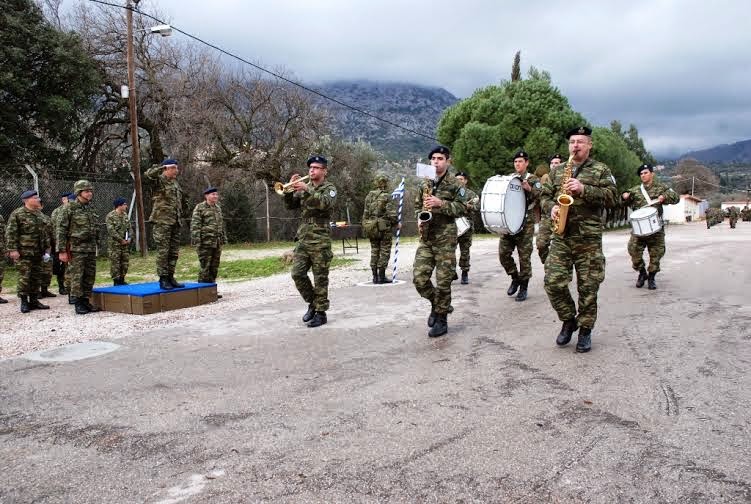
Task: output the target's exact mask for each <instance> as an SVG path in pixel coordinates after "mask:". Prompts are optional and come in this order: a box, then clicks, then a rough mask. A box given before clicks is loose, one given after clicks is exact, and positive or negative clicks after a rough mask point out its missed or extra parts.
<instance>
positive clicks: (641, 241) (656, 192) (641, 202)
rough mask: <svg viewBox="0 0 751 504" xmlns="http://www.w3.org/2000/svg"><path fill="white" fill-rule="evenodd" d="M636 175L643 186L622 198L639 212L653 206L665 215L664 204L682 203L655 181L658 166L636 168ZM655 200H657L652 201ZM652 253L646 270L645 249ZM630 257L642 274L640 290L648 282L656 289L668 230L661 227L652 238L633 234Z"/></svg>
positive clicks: (649, 286)
mask: <svg viewBox="0 0 751 504" xmlns="http://www.w3.org/2000/svg"><path fill="white" fill-rule="evenodd" d="M636 174H637V175H639V178H640V179H641V184H640V185H638V186H635V187H632V188H631V189H629V190H628V191H626V192H624V193H623V194H622V195H621V197H622V198H623V201H624V204H626V205H627V206H629V207H631V209H632V210H636V209H638V208H641V207H643V206H646V205H653V206H655V207H656V208H657V214H658V215H660V216H662V205H674V204H676V203H678V201H679V199H680V198H679V197H678V195H677V194H676V193H675V191H673V190H672V189H670V188H669V187H667V186H666V185H664V184H663V183H661V182H660V181H659V180H655V178H654V167H653V166H652V165H650V164H643V165H641V166H640V167H639V168H637V169H636ZM652 200H654V201H652ZM645 247H646V248H647V251H648V252H649V267H648V269H645V268H644V257H643V255H644V248H645ZM628 255H630V256H631V266H632V267H633V268H634V271H638V272H639V277H638V278H637V279H636V287H638V288H642V287H643V286H644V281H647V282H648V283H647V288H648V289H650V290H654V289H656V288H657V284H655V275H657V273H658V272H659V271H660V259H662V257H663V256H664V255H665V228H664V227H663V228H661V229H660V230H659V231H657V232H656V233H654V234H651V235H649V236H636V235H635V234H633V233H631V238H630V239H629V240H628Z"/></svg>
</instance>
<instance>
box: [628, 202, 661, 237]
mask: <svg viewBox="0 0 751 504" xmlns="http://www.w3.org/2000/svg"><path fill="white" fill-rule="evenodd" d="M630 219H631V232H632V233H633V234H634V235H635V236H650V235H653V234H655V233H657V232H659V231H660V230H662V217H660V216H659V214H658V213H657V209H656V208H655V207H652V206H646V207H642V208H639V209H638V210H634V211H633V212H631V217H630Z"/></svg>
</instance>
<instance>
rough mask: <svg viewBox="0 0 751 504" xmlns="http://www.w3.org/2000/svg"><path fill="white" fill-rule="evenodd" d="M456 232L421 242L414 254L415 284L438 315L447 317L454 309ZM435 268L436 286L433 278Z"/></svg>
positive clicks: (413, 276) (413, 273)
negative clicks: (452, 297)
mask: <svg viewBox="0 0 751 504" xmlns="http://www.w3.org/2000/svg"><path fill="white" fill-rule="evenodd" d="M456 242H457V239H456V230H454V232H453V233H450V234H444V235H439V236H436V237H434V236H429V237H428V239H426V240H422V239H421V240H420V244H419V245H418V246H417V252H415V263H414V266H413V270H412V283H414V284H415V289H417V292H418V293H419V294H420V296H422V297H424V298H425V299H427V300H428V301H430V304H431V305H432V307H433V309H434V310H435V312H436V313H439V314H446V313H448V312H449V306H451V282H452V281H453V280H454V275H455V274H456ZM433 269H435V277H436V285H435V286H434V285H433V281H432V280H431V277H432V276H433Z"/></svg>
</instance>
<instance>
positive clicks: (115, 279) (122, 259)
mask: <svg viewBox="0 0 751 504" xmlns="http://www.w3.org/2000/svg"><path fill="white" fill-rule="evenodd" d="M112 206H114V207H115V208H114V209H113V210H112V211H111V212H110V213H108V214H107V217H106V218H105V222H106V223H107V238H108V239H107V255H108V256H109V258H110V276H111V277H112V283H113V284H114V285H128V282H126V281H125V275H127V274H128V265H129V263H130V241H131V236H132V233H133V228H132V227H131V225H130V219H129V218H128V202H127V201H126V200H125V198H117V199H116V200H115V201H113V202H112Z"/></svg>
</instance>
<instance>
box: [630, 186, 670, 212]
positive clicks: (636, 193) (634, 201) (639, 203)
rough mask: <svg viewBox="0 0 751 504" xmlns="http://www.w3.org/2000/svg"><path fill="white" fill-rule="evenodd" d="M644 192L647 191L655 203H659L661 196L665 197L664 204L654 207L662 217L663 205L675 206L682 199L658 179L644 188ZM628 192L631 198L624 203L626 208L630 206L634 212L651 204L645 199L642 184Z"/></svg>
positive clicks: (657, 204)
mask: <svg viewBox="0 0 751 504" xmlns="http://www.w3.org/2000/svg"><path fill="white" fill-rule="evenodd" d="M644 190H645V191H647V194H648V195H649V197H650V199H652V200H653V201H657V198H659V197H660V196H665V202H664V203H662V204H660V203H655V204H654V206H655V207H656V208H657V212H658V213H659V214H660V215H662V206H663V205H675V204H676V203H678V201H680V198H679V197H678V194H676V192H675V191H673V190H672V189H671V188H669V187H668V186H666V185H665V184H663V183H662V182H660V181H659V180H657V179H652V184H651V185H650V186H649V187H647V186H644ZM626 192H628V193H629V196H628V199H627V200H626V201H624V203H623V204H624V205H625V206H629V207H631V208H632V209H633V210H636V209H637V208H641V207H643V206H647V205H648V204H649V203H648V202H647V200H646V199H645V198H644V195H643V194H642V193H641V184H639V185H637V186H634V187H632V188H631V189H629V190H628V191H626Z"/></svg>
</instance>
